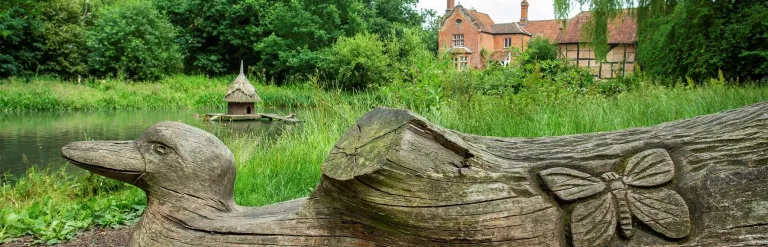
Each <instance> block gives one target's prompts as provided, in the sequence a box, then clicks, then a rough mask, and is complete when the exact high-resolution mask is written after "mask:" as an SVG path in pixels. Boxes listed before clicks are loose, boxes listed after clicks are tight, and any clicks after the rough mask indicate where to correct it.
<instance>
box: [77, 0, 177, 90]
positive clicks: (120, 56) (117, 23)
mask: <svg viewBox="0 0 768 247" xmlns="http://www.w3.org/2000/svg"><path fill="white" fill-rule="evenodd" d="M87 34H88V35H87V37H88V38H87V44H88V48H89V50H90V54H88V64H89V65H90V66H91V70H92V71H93V73H94V74H95V75H98V76H117V77H125V78H128V79H134V80H157V79H159V78H160V77H162V76H164V75H168V74H170V73H172V72H176V71H179V70H180V69H181V66H182V65H181V61H182V55H181V53H180V52H179V47H178V45H176V44H175V41H174V40H175V30H174V28H173V27H172V26H171V24H170V23H169V22H168V20H167V19H166V18H165V17H164V16H163V15H161V14H160V13H159V12H158V11H157V10H156V9H155V8H154V7H153V5H152V4H151V3H147V2H145V1H141V0H128V1H125V2H120V3H118V4H116V5H112V6H108V7H106V8H104V9H101V10H99V11H98V12H96V18H95V20H94V24H93V27H92V28H91V29H90V30H88V32H87Z"/></svg>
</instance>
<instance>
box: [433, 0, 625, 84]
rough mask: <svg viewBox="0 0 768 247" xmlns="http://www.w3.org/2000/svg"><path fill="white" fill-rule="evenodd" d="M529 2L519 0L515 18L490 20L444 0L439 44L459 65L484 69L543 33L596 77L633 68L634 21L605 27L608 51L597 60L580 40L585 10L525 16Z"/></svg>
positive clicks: (504, 61)
mask: <svg viewBox="0 0 768 247" xmlns="http://www.w3.org/2000/svg"><path fill="white" fill-rule="evenodd" d="M529 7H530V4H529V3H528V1H527V0H523V1H522V3H521V6H520V11H521V15H520V16H521V18H520V21H519V22H511V23H495V22H494V21H493V19H492V18H491V17H490V16H488V14H485V13H482V12H479V11H477V10H472V9H467V8H464V7H463V6H461V5H458V6H456V5H455V1H454V0H447V10H446V13H445V16H444V17H443V19H442V26H441V28H440V32H439V36H438V37H439V38H438V45H439V47H440V51H441V52H445V53H449V54H451V56H452V59H453V61H454V64H455V65H456V67H457V68H458V69H469V68H474V69H483V68H485V66H486V64H487V63H489V62H499V63H501V64H502V65H508V64H509V63H510V62H511V60H512V59H513V58H512V56H511V54H510V52H509V48H510V47H516V48H518V49H520V50H521V51H525V49H526V47H527V46H528V42H529V41H530V39H531V38H533V37H537V36H542V37H545V38H548V39H549V40H550V41H552V42H554V43H555V44H557V45H558V47H559V50H560V56H561V57H563V58H566V59H567V60H568V61H569V62H571V63H573V64H576V65H579V66H581V67H585V68H588V69H589V70H590V71H591V72H592V73H593V74H594V75H595V76H597V77H600V78H611V77H616V76H622V75H625V74H627V73H632V72H634V68H635V47H636V43H637V39H636V33H637V23H636V21H635V19H634V18H631V17H630V15H628V14H625V15H622V16H620V17H619V18H617V19H614V20H612V21H611V23H610V24H609V27H608V33H609V40H608V43H609V45H610V51H609V53H608V57H607V58H606V60H603V61H600V60H596V59H595V56H594V51H593V49H592V48H591V46H590V45H589V43H588V42H586V41H585V40H582V39H581V38H582V37H581V26H582V25H583V24H584V23H585V22H586V21H587V20H589V18H591V13H590V12H588V11H584V12H581V13H579V14H578V15H576V16H575V17H573V18H571V19H570V20H568V26H567V28H563V23H562V22H561V21H559V20H536V21H530V20H528V8H529Z"/></svg>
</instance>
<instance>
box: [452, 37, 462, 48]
mask: <svg viewBox="0 0 768 247" xmlns="http://www.w3.org/2000/svg"><path fill="white" fill-rule="evenodd" d="M453 47H464V35H463V34H454V35H453Z"/></svg>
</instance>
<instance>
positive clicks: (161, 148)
mask: <svg viewBox="0 0 768 247" xmlns="http://www.w3.org/2000/svg"><path fill="white" fill-rule="evenodd" d="M152 151H153V152H155V154H157V155H166V154H168V153H169V152H170V148H169V147H168V146H166V145H163V144H158V143H156V144H152Z"/></svg>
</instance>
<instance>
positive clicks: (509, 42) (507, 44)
mask: <svg viewBox="0 0 768 247" xmlns="http://www.w3.org/2000/svg"><path fill="white" fill-rule="evenodd" d="M510 46H512V38H504V48H509V47H510Z"/></svg>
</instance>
